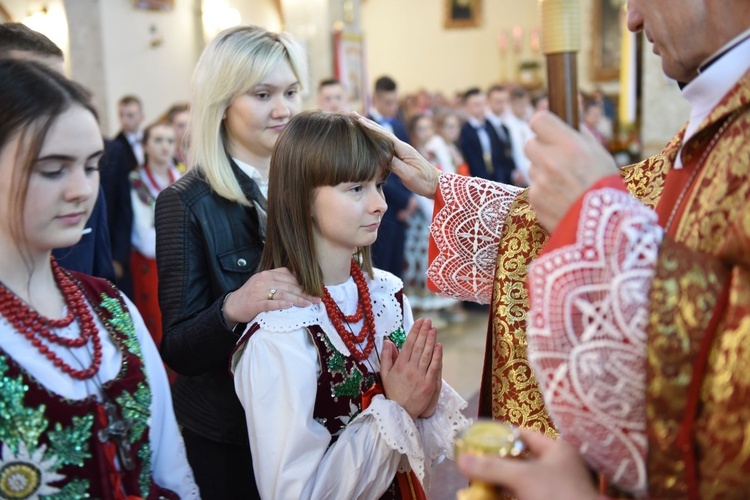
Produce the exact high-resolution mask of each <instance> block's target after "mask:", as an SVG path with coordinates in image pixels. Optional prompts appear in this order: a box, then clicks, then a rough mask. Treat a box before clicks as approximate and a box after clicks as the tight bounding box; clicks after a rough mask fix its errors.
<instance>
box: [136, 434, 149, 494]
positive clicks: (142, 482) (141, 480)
mask: <svg viewBox="0 0 750 500" xmlns="http://www.w3.org/2000/svg"><path fill="white" fill-rule="evenodd" d="M138 458H140V459H141V473H140V474H139V476H138V485H139V486H140V487H141V497H143V498H147V497H148V492H149V490H150V489H151V445H150V444H149V443H143V446H141V449H140V450H138Z"/></svg>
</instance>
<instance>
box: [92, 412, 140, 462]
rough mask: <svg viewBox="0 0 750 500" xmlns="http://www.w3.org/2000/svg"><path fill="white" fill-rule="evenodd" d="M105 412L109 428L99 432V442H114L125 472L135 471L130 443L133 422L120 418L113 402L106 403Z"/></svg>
mask: <svg viewBox="0 0 750 500" xmlns="http://www.w3.org/2000/svg"><path fill="white" fill-rule="evenodd" d="M104 411H105V412H106V414H107V427H105V428H104V429H101V430H100V431H99V441H101V442H102V443H104V442H107V441H109V440H110V439H111V440H112V441H114V443H115V445H116V446H117V456H118V457H119V458H120V465H121V466H122V468H123V469H125V470H133V469H134V468H135V462H134V461H133V457H131V455H130V441H128V434H129V432H130V429H131V428H132V427H133V421H132V420H131V419H129V418H120V416H119V415H118V414H117V406H116V405H115V404H114V403H113V402H111V401H105V402H104Z"/></svg>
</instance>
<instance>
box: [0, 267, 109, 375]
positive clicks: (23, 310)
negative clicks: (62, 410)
mask: <svg viewBox="0 0 750 500" xmlns="http://www.w3.org/2000/svg"><path fill="white" fill-rule="evenodd" d="M52 274H53V276H54V277H55V281H56V282H57V285H58V286H59V287H60V290H61V291H62V294H63V297H64V299H65V303H66V305H67V306H68V313H67V314H66V315H65V317H64V318H62V319H50V318H46V317H44V316H42V315H41V314H39V313H38V312H36V311H35V310H34V309H32V308H31V307H29V306H28V305H27V304H26V303H25V302H24V301H23V300H21V299H20V298H19V297H18V296H17V295H16V294H14V293H13V292H12V291H11V290H10V289H8V288H7V287H6V286H5V285H4V284H2V283H0V314H2V315H3V316H4V317H5V319H7V320H8V323H10V324H11V325H12V326H13V328H14V329H15V330H16V332H17V333H19V334H21V335H23V336H24V337H26V339H28V341H29V342H31V345H33V346H34V347H35V348H36V350H37V351H39V353H40V354H42V355H43V356H44V357H46V358H47V359H48V360H50V361H51V362H52V364H53V365H54V366H55V367H56V368H58V369H59V370H60V371H62V372H63V373H65V374H67V375H70V376H71V377H73V378H74V379H77V380H87V379H90V378H92V377H93V376H94V375H96V373H97V372H98V371H99V367H100V366H101V364H102V342H101V338H100V337H99V329H98V328H97V327H96V323H95V322H94V317H93V315H92V314H91V311H90V310H89V308H88V306H87V304H86V299H85V298H84V296H83V292H81V290H80V288H79V287H78V285H77V284H76V283H75V282H74V281H73V280H72V279H71V278H70V277H69V276H68V275H67V274H66V273H65V272H64V271H63V270H62V269H61V268H60V266H59V265H58V264H57V262H56V261H55V260H54V259H52ZM76 319H77V320H78V323H79V326H80V329H81V333H80V335H79V336H78V337H75V338H66V337H60V336H59V335H57V334H55V333H53V332H52V331H51V330H50V328H65V327H67V326H69V325H71V324H72V323H73V321H74V320H76ZM43 340H46V341H47V343H45V342H43ZM89 341H91V343H92V345H93V348H94V355H93V359H92V361H91V366H89V367H88V368H84V369H80V370H79V369H76V368H73V367H72V366H71V365H69V364H68V363H66V362H65V361H64V360H63V359H62V358H60V357H59V356H58V355H57V354H56V353H55V352H54V351H53V350H52V349H50V347H49V344H53V345H59V346H63V347H66V348H68V349H71V348H74V347H83V346H85V345H87V344H88V343H89Z"/></svg>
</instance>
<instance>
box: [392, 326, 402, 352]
mask: <svg viewBox="0 0 750 500" xmlns="http://www.w3.org/2000/svg"><path fill="white" fill-rule="evenodd" d="M388 338H389V339H391V341H392V342H393V343H394V344H396V347H398V350H399V351H400V350H401V348H402V347H404V342H406V332H405V331H404V329H403V328H399V329H398V330H396V331H395V332H393V333H391V334H390V335H389V336H388Z"/></svg>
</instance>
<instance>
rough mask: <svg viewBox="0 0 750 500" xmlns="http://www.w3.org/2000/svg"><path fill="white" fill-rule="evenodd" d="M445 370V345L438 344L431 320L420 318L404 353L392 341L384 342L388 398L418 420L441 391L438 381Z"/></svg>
mask: <svg viewBox="0 0 750 500" xmlns="http://www.w3.org/2000/svg"><path fill="white" fill-rule="evenodd" d="M442 367H443V346H442V345H441V344H438V343H437V330H435V328H433V327H432V322H431V321H430V320H429V319H418V320H417V321H415V322H414V326H413V327H412V329H411V331H409V335H407V337H406V341H405V342H404V346H403V347H402V348H401V352H397V349H396V346H395V345H394V344H393V343H392V342H389V341H385V342H383V352H382V355H381V365H380V375H381V379H382V380H383V390H384V392H385V397H386V398H388V399H390V400H392V401H395V402H396V403H398V404H400V405H401V407H402V408H403V409H404V410H406V412H407V413H408V414H409V416H410V417H411V418H413V419H416V418H417V417H418V416H420V415H422V414H423V413H425V411H426V410H428V408H429V406H430V405H431V404H432V403H433V397H434V396H435V392H436V391H438V392H439V391H440V388H439V387H438V384H436V381H437V376H438V374H439V373H440V372H441V370H442ZM435 405H437V402H435ZM433 413H434V410H433Z"/></svg>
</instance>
